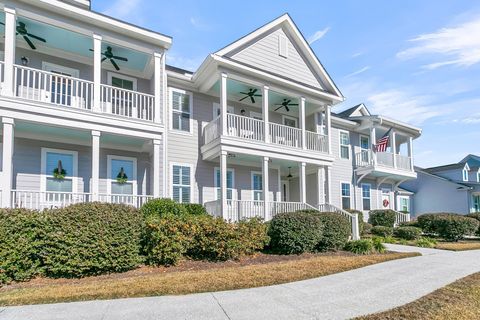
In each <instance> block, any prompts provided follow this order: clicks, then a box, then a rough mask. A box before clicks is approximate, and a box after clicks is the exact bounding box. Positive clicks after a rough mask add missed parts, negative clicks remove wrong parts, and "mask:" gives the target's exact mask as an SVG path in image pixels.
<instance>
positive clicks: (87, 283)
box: [0, 253, 418, 306]
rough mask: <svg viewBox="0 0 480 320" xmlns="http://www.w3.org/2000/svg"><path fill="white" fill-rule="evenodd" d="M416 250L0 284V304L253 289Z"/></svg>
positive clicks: (391, 257) (321, 256)
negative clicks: (4, 285)
mask: <svg viewBox="0 0 480 320" xmlns="http://www.w3.org/2000/svg"><path fill="white" fill-rule="evenodd" d="M416 255H418V254H416V253H387V254H372V255H365V256H355V255H339V254H331V255H317V256H315V255H314V256H311V257H308V258H305V257H300V258H299V259H296V260H287V261H281V262H278V261H277V262H270V263H262V264H250V265H242V266H236V267H232V266H228V264H227V266H226V267H224V268H211V269H207V270H194V271H191V270H187V271H178V272H165V268H158V269H157V270H156V271H155V269H149V271H148V272H144V273H140V274H138V273H137V274H135V272H132V273H130V276H123V277H118V276H113V275H112V276H110V277H109V276H103V277H102V276H101V277H90V278H84V279H72V280H67V279H61V280H51V279H41V281H37V282H35V281H32V283H24V284H17V285H11V286H7V287H5V288H2V289H0V305H3V306H8V305H22V304H38V303H54V302H66V301H83V300H93V299H113V298H128V297H142V296H160V295H179V294H188V293H198V292H211V291H221V290H233V289H241V288H252V287H260V286H267V285H274V284H281V283H286V282H291V281H298V280H304V279H309V278H315V277H320V276H325V275H328V274H333V273H338V272H342V271H347V270H351V269H355V268H360V267H364V266H367V265H371V264H375V263H380V262H384V261H389V260H394V259H401V258H407V257H412V256H416Z"/></svg>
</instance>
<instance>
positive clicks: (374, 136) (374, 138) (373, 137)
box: [369, 126, 377, 165]
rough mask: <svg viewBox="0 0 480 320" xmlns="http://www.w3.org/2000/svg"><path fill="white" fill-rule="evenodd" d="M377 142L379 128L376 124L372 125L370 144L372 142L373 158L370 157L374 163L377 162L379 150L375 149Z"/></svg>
mask: <svg viewBox="0 0 480 320" xmlns="http://www.w3.org/2000/svg"><path fill="white" fill-rule="evenodd" d="M376 143H377V130H376V128H375V127H374V126H372V127H370V144H371V149H372V150H371V152H370V154H371V155H372V159H369V160H370V161H371V162H372V163H373V165H376V164H377V151H376V150H375V146H376Z"/></svg>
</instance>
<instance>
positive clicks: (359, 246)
mask: <svg viewBox="0 0 480 320" xmlns="http://www.w3.org/2000/svg"><path fill="white" fill-rule="evenodd" d="M345 250H347V251H350V252H353V253H355V254H370V253H372V252H373V250H374V247H373V241H372V240H371V239H362V240H354V241H348V242H347V243H346V245H345Z"/></svg>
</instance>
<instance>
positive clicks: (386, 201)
mask: <svg viewBox="0 0 480 320" xmlns="http://www.w3.org/2000/svg"><path fill="white" fill-rule="evenodd" d="M389 204H390V201H388V200H387V199H385V200H383V207H384V208H387V207H388V205H389Z"/></svg>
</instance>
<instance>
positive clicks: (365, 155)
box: [360, 136, 370, 162]
mask: <svg viewBox="0 0 480 320" xmlns="http://www.w3.org/2000/svg"><path fill="white" fill-rule="evenodd" d="M360 149H361V150H362V153H361V154H362V161H363V162H369V161H368V160H369V150H370V138H369V137H367V136H360Z"/></svg>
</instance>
